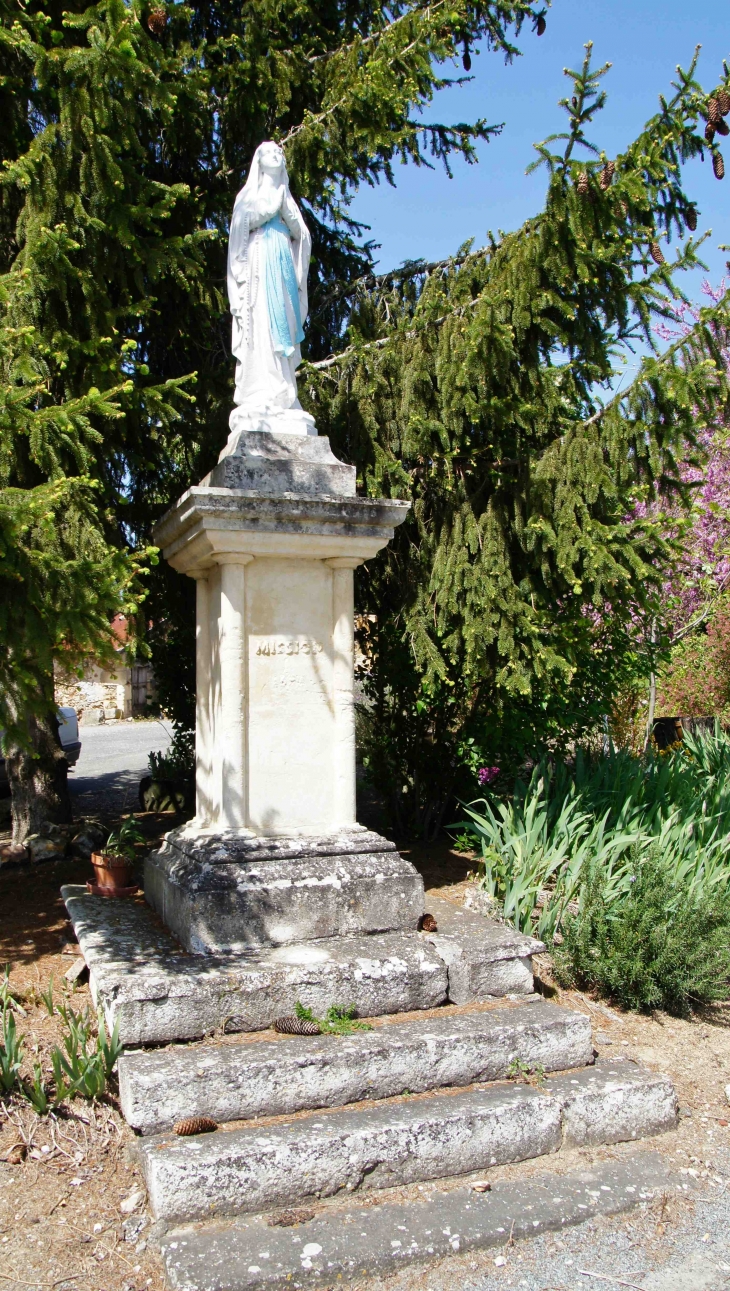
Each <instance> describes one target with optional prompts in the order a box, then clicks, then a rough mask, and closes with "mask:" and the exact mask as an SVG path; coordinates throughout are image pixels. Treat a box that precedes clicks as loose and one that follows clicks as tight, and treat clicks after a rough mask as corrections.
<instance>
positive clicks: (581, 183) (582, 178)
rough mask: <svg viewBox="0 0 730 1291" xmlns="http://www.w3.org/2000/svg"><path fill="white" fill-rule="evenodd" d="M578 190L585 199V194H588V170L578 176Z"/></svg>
mask: <svg viewBox="0 0 730 1291" xmlns="http://www.w3.org/2000/svg"><path fill="white" fill-rule="evenodd" d="M576 188H577V190H578V192H579V193H580V195H581V197H584V196H585V194H586V193H587V192H588V171H587V170H582V171H581V172H580V175H579V176H578V183H577V184H576Z"/></svg>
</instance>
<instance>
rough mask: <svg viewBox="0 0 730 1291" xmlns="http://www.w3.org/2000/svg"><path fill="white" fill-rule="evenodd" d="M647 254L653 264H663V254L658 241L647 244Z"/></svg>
mask: <svg viewBox="0 0 730 1291" xmlns="http://www.w3.org/2000/svg"><path fill="white" fill-rule="evenodd" d="M649 254H650V256H651V258H652V260H653V261H654V264H664V256H663V254H662V249H661V247H660V246H659V243H658V242H651V243H650V244H649Z"/></svg>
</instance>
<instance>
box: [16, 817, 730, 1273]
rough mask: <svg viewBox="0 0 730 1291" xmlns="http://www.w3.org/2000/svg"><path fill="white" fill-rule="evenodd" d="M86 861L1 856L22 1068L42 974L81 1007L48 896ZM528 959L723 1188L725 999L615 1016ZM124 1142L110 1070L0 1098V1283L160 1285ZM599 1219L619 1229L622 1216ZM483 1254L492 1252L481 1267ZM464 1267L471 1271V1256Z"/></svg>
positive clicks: (38, 1025)
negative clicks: (651, 1090) (103, 1079)
mask: <svg viewBox="0 0 730 1291" xmlns="http://www.w3.org/2000/svg"><path fill="white" fill-rule="evenodd" d="M141 819H142V822H143V825H144V830H145V833H146V834H147V836H148V838H149V842H150V843H152V842H153V841H154V840H155V839H156V838H157V837H159V835H160V834H161V832H162V831H163V830H164V829H165V828H169V827H170V825H171V823H172V820H171V818H170V817H159V816H155V817H152V816H149V817H146V818H145V817H142V818H141ZM403 851H404V854H407V855H408V856H409V858H410V859H411V860H412V861H413V862H414V864H415V865H417V866H418V868H419V869H420V870H421V872H422V873H423V875H424V880H425V882H426V887H427V891H430V892H432V893H433V894H434V895H439V896H442V897H445V898H447V899H451V900H454V901H457V902H461V900H462V899H463V892H464V888H465V884H466V881H467V875H468V873H469V870H470V861H469V859H468V858H466V857H464V856H461V855H459V854H457V853H455V852H453V851H451V850H450V849H449V848H448V847H447V846H442V845H437V846H434V847H430V848H426V847H419V848H404V849H403ZM90 871H91V867H90V865H89V863H88V862H84V861H75V860H67V861H63V862H58V863H55V864H46V865H40V866H35V867H28V866H25V867H10V866H8V867H6V868H4V869H3V870H2V871H0V911H2V917H1V920H0V970H1V968H2V965H3V964H5V963H7V964H8V965H9V968H10V983H11V987H12V988H13V989H14V990H15V992H16V994H17V996H18V997H19V998H20V1000H21V1003H22V1008H23V1010H24V1014H25V1015H24V1016H18V1017H17V1023H18V1028H19V1030H20V1031H21V1033H22V1034H24V1036H25V1047H26V1065H27V1069H28V1071H30V1066H31V1065H32V1062H34V1061H35V1062H38V1061H40V1062H41V1063H42V1065H43V1066H44V1067H45V1068H47V1067H48V1053H49V1050H50V1047H51V1045H52V1044H54V1043H58V1042H59V1038H60V1021H59V1018H58V1016H57V1015H54V1016H53V1017H49V1015H48V1010H47V1007H46V1004H45V1003H44V1001H43V999H42V993H43V992H46V991H47V989H48V986H49V983H50V982H51V979H53V985H54V999H55V1001H56V1002H57V1003H58V1002H61V1001H62V1000H63V999H68V1001H69V1003H70V1005H71V1006H72V1007H73V1008H74V1009H76V1010H78V1009H83V1008H85V1007H87V1006H88V1007H91V999H90V995H89V990H88V986H86V985H84V984H81V985H78V984H76V985H74V986H72V985H70V984H69V983H67V982H66V981H65V980H64V974H65V973H66V972H67V970H68V969H69V968H70V966H71V965H72V964H73V963H74V960H75V958H76V957H77V950H76V949H75V948H74V946H73V944H69V943H70V942H71V938H72V933H71V930H70V925H69V924H68V922H67V920H66V914H65V909H64V906H63V903H62V901H61V898H60V895H59V889H60V886H61V884H62V883H66V882H70V883H79V882H83V881H85V880H86V879H87V878H88V877H90ZM536 970H537V973H538V975H539V978H540V982H541V983H542V987H541V989H543V990H544V992H545V994H548V995H550V996H551V997H552V998H554V999H555V1000H556V1001H557V1002H558V1003H563V1004H565V1005H568V1006H570V1007H573V1008H576V1009H579V1010H581V1011H583V1012H585V1013H587V1014H589V1016H590V1018H591V1021H592V1024H593V1029H594V1042H595V1047H596V1049H597V1051H598V1052H600V1053H605V1054H606V1055H607V1056H610V1055H611V1054H614V1053H615V1054H618V1053H621V1054H622V1055H624V1056H627V1055H628V1056H631V1057H636V1058H637V1059H639V1060H640V1061H641V1062H643V1063H644V1064H645V1065H646V1066H647V1067H649V1068H651V1069H653V1070H657V1071H664V1072H667V1073H669V1075H670V1076H671V1077H672V1079H673V1080H674V1082H675V1085H676V1088H677V1091H678V1094H679V1100H680V1106H681V1109H682V1115H681V1119H680V1123H679V1127H678V1129H677V1131H676V1132H674V1133H672V1134H669V1135H665V1136H663V1137H662V1138H661V1139H658V1140H656V1141H655V1142H654V1143H653V1144H652V1146H653V1147H656V1148H657V1149H658V1150H659V1151H661V1152H662V1153H663V1154H665V1155H666V1156H667V1157H669V1158H671V1160H672V1162H673V1163H674V1165H675V1168H678V1169H682V1170H684V1171H686V1172H689V1174H690V1175H691V1176H692V1177H693V1178H696V1179H698V1180H700V1181H702V1182H703V1183H704V1184H705V1185H706V1186H707V1187H708V1188H710V1187H714V1188H717V1187H719V1186H720V1185H722V1187H723V1188H724V1186H725V1180H724V1176H723V1175H722V1173H718V1170H719V1169H720V1167H719V1166H718V1160H719V1159H720V1158H726V1157H727V1154H728V1152H729V1151H730V1124H729V1122H730V1106H729V1105H728V1099H727V1097H726V1094H725V1087H726V1086H728V1085H730V1003H729V1004H728V1005H727V1006H717V1007H715V1008H712V1009H708V1010H705V1011H704V1012H703V1013H702V1014H701V1015H698V1016H696V1017H694V1018H692V1019H689V1020H684V1019H677V1018H671V1017H668V1016H665V1015H663V1014H655V1015H654V1016H652V1017H644V1016H638V1015H635V1014H623V1013H620V1012H619V1011H617V1010H615V1009H612V1008H609V1007H608V1006H607V1005H605V1004H604V1003H602V1002H601V1001H598V1000H591V999H589V998H588V997H586V996H585V995H582V994H580V993H578V992H561V991H558V990H557V989H556V988H555V987H554V985H553V984H552V979H551V975H550V961H549V957H548V956H541V957H539V959H538V961H536ZM132 1141H133V1134H132V1131H131V1130H130V1129H129V1127H128V1126H127V1125H126V1123H125V1122H124V1120H123V1119H122V1116H121V1113H120V1110H119V1103H118V1099H117V1093H116V1086H115V1084H114V1079H112V1086H111V1089H110V1090H109V1093H108V1095H106V1096H105V1097H104V1098H103V1099H102V1100H101V1101H99V1102H97V1103H93V1104H92V1103H87V1102H85V1101H83V1100H81V1099H77V1100H75V1101H74V1102H73V1103H72V1104H71V1105H70V1106H68V1107H62V1108H61V1109H59V1110H58V1111H56V1112H54V1113H53V1114H51V1115H49V1116H46V1117H42V1118H41V1117H38V1116H36V1115H35V1114H34V1113H33V1111H32V1109H31V1108H30V1106H29V1104H28V1103H27V1102H25V1101H24V1100H22V1099H21V1098H19V1097H18V1096H13V1097H10V1098H8V1097H7V1096H6V1097H5V1098H4V1099H3V1098H2V1096H0V1291H4V1289H5V1288H8V1291H15V1288H17V1291H20V1288H26V1287H36V1288H47V1287H51V1288H58V1289H59V1291H141V1289H142V1288H152V1291H163V1287H164V1285H165V1284H164V1280H163V1273H162V1267H161V1263H160V1260H159V1257H158V1254H157V1251H156V1249H155V1246H154V1244H153V1243H152V1242H149V1243H148V1242H147V1240H146V1236H145V1235H146V1232H147V1227H142V1228H141V1229H140V1225H139V1223H138V1222H135V1221H136V1220H139V1219H140V1218H142V1216H143V1215H144V1198H143V1195H140V1197H139V1198H138V1199H137V1204H136V1206H135V1205H134V1200H135V1199H134V1197H133V1194H134V1193H135V1192H137V1191H141V1187H142V1185H141V1179H140V1176H139V1173H138V1171H137V1169H136V1167H135V1166H134V1164H133V1163H132V1162H131V1160H130V1158H129V1154H128V1148H129V1145H130V1144H131V1143H132ZM613 1152H615V1150H611V1149H608V1150H607V1149H599V1150H597V1151H596V1152H595V1153H587V1152H585V1151H583V1152H582V1153H581V1154H579V1156H580V1160H581V1162H585V1161H586V1160H587V1159H588V1160H589V1159H592V1158H594V1157H599V1156H602V1155H604V1156H605V1155H606V1154H608V1155H611V1154H612V1153H613ZM561 1158H563V1154H561ZM551 1161H552V1162H553V1166H554V1168H555V1169H556V1170H558V1171H560V1170H563V1169H565V1168H566V1166H567V1165H569V1164H570V1163H571V1162H570V1160H569V1159H568V1158H567V1157H565V1158H563V1159H559V1158H552V1159H551ZM547 1168H550V1166H549V1163H548V1162H546V1161H545V1160H544V1159H543V1160H542V1161H537V1162H533V1163H525V1164H524V1165H522V1166H521V1167H519V1169H520V1171H521V1172H522V1173H524V1172H525V1171H526V1170H528V1171H533V1172H534V1173H540V1172H544V1171H545V1170H546V1169H547ZM503 1173H508V1172H503ZM125 1202H128V1205H126V1206H125V1205H124V1203H125ZM683 1204H684V1205H685V1206H687V1205H689V1206H691V1205H693V1204H694V1203H689V1202H688V1203H683ZM629 1222H632V1221H629ZM671 1222H672V1217H671V1215H667V1214H666V1213H664V1212H663V1214H662V1215H661V1216H659V1217H657V1216H653V1218H651V1224H652V1225H653V1227H652V1233H653V1235H654V1238H656V1236H657V1233H658V1232H659V1230H661V1232H664V1230H665V1228H666V1227H667V1225H668V1224H671ZM607 1223H608V1224H609V1225H610V1224H613V1225H614V1226H615V1228H616V1229H617V1230H618V1229H619V1228H622V1226H623V1228H625V1227H626V1223H627V1221H626V1220H625V1219H623V1220H620V1219H616V1220H612V1221H607ZM123 1225H124V1227H123ZM565 1236H567V1234H566V1235H565ZM556 1241H557V1239H556ZM558 1244H559V1243H558ZM526 1245H528V1246H529V1245H530V1244H529V1243H528V1244H526ZM493 1256H494V1253H493V1252H492V1253H491V1256H490V1259H489V1261H488V1262H489V1265H490V1267H491V1265H492V1264H493ZM484 1258H485V1259H486V1255H485V1256H484ZM520 1258H521V1257H520ZM460 1266H461V1261H460V1260H456V1261H449V1265H448V1267H449V1269H450V1270H451V1272H447V1266H446V1265H444V1266H442V1267H443V1269H444V1272H443V1275H442V1276H440V1275H439V1274H438V1271H437V1270H433V1271H431V1272H430V1273H429V1274H424V1273H420V1274H419V1273H418V1272H417V1271H416V1270H413V1271H412V1272H411V1274H410V1275H406V1274H405V1273H404V1274H403V1275H402V1279H399V1280H398V1285H403V1286H405V1285H406V1283H407V1282H410V1279H413V1285H414V1286H415V1285H416V1284H418V1285H419V1286H420V1287H423V1286H424V1285H426V1282H427V1284H428V1286H429V1288H440V1287H444V1288H446V1287H447V1286H448V1287H450V1286H452V1285H453V1286H458V1285H459V1278H458V1268H459V1267H460ZM464 1267H470V1268H471V1269H472V1270H475V1269H478V1268H479V1267H481V1265H480V1260H476V1261H475V1260H472V1261H471V1263H470V1265H469V1266H464ZM485 1267H486V1266H485ZM471 1276H472V1279H473V1278H474V1276H475V1275H474V1273H472V1275H471ZM455 1277H456V1281H454V1278H455ZM393 1285H394V1287H395V1283H393ZM461 1285H464V1283H463V1280H462V1283H461ZM480 1285H484V1283H483V1282H482V1283H481V1284H480ZM490 1285H491V1282H490ZM524 1285H527V1283H524ZM545 1285H546V1286H548V1285H550V1283H549V1282H546V1283H545ZM596 1285H598V1284H596ZM606 1285H608V1283H606Z"/></svg>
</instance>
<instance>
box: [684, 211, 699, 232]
mask: <svg viewBox="0 0 730 1291" xmlns="http://www.w3.org/2000/svg"><path fill="white" fill-rule="evenodd" d="M684 222H685V224H686V225H687V228H688V229H689V231H690V233H694V231H695V229H696V228H697V211H696V210H695V208H694V206H688V207H687V210H686V211H685V213H684Z"/></svg>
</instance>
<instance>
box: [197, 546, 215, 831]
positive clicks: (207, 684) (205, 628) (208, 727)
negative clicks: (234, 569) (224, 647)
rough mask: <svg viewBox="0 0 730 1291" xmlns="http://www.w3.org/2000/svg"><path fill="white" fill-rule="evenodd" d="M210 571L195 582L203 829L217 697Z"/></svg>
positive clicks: (209, 808) (208, 808) (208, 813)
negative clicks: (213, 690) (213, 685)
mask: <svg viewBox="0 0 730 1291" xmlns="http://www.w3.org/2000/svg"><path fill="white" fill-rule="evenodd" d="M209 572H210V571H209V570H203V569H201V570H196V571H195V572H194V575H193V576H194V578H195V819H196V822H197V823H198V825H199V826H200V827H201V828H205V826H206V825H208V824H209V823H210V820H211V818H212V815H213V795H212V784H211V779H212V775H213V696H212V693H211V663H212V653H211V641H210V583H209V582H208V573H209Z"/></svg>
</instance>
